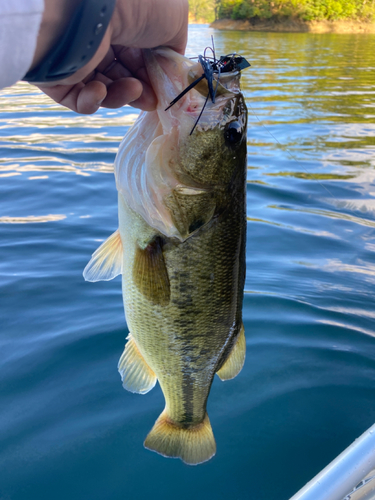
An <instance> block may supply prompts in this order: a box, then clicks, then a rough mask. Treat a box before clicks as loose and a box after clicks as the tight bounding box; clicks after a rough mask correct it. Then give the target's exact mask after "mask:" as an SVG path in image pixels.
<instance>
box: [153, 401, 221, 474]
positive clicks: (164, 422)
mask: <svg viewBox="0 0 375 500" xmlns="http://www.w3.org/2000/svg"><path fill="white" fill-rule="evenodd" d="M144 445H145V447H146V448H148V449H149V450H153V451H156V452H157V453H160V454H161V455H164V456H165V457H172V458H181V460H182V461H183V462H185V463H186V464H189V465H197V464H201V463H202V462H206V461H207V460H209V459H210V458H212V457H213V456H214V455H215V453H216V443H215V438H214V435H213V433H212V428H211V424H210V420H209V418H208V415H207V413H206V415H205V417H204V419H203V421H202V422H201V423H200V424H197V425H194V426H191V427H182V426H180V425H178V424H176V423H174V422H173V421H172V420H171V419H170V418H169V417H168V415H167V412H166V411H165V410H164V411H163V413H162V414H161V415H160V417H159V418H158V419H157V421H156V422H155V425H154V427H153V428H152V429H151V432H150V433H149V435H148V436H147V437H146V440H145V442H144Z"/></svg>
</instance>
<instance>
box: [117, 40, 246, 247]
mask: <svg viewBox="0 0 375 500" xmlns="http://www.w3.org/2000/svg"><path fill="white" fill-rule="evenodd" d="M143 54H144V60H145V66H146V70H147V73H148V75H149V79H150V83H151V85H152V87H153V89H154V91H155V94H156V96H157V99H158V104H157V108H156V110H155V111H151V112H148V113H146V112H142V113H141V114H140V115H139V118H138V119H137V121H136V123H135V124H134V125H133V127H132V128H131V129H130V130H129V131H128V133H127V134H126V136H125V137H124V139H123V141H122V143H121V145H120V148H119V151H118V154H117V156H116V160H115V176H116V186H117V190H118V191H119V193H120V194H121V195H122V196H123V200H124V201H125V202H126V204H127V205H128V206H129V207H130V208H131V209H132V210H133V211H134V212H136V213H137V214H138V215H140V216H141V217H142V218H143V219H144V220H145V221H146V223H147V224H148V225H149V226H150V227H152V228H154V229H155V230H156V231H158V232H160V233H161V234H162V235H164V236H166V237H168V238H175V239H177V240H179V241H181V242H182V241H185V239H186V238H187V237H188V236H189V235H188V234H187V233H186V234H185V232H184V231H183V230H182V229H181V228H180V226H179V225H178V224H177V223H176V221H175V218H174V215H173V209H172V208H171V206H172V205H171V200H172V199H173V197H175V194H176V193H177V195H182V196H185V197H186V196H187V195H188V194H190V195H191V196H194V195H197V196H198V197H200V198H202V199H203V198H204V196H205V190H206V188H207V186H206V185H200V184H199V183H197V182H196V181H194V180H193V178H192V177H191V176H190V175H189V174H188V173H187V172H185V170H184V167H183V165H182V161H181V151H183V148H184V147H187V146H186V145H187V144H190V145H191V143H190V142H189V139H191V140H193V141H194V140H195V139H196V137H195V135H194V134H195V133H196V132H199V133H200V132H205V131H208V130H214V132H216V131H219V132H222V130H221V129H223V130H224V128H225V126H226V124H227V123H228V122H231V121H234V120H237V119H238V116H239V114H240V113H241V109H243V108H241V105H240V104H239V103H241V102H242V101H241V100H242V96H241V94H240V89H239V78H240V73H239V72H238V71H236V72H232V73H230V72H228V73H225V75H222V77H220V79H219V81H217V80H215V81H214V82H213V85H214V89H215V87H216V86H217V92H216V97H215V102H212V101H211V100H210V99H208V98H207V95H208V85H207V81H204V79H202V80H201V81H200V82H199V84H198V85H196V86H195V87H193V88H192V89H191V90H189V91H188V92H186V94H184V95H183V96H182V97H181V99H179V100H178V101H177V102H176V103H175V104H174V105H173V106H171V107H169V105H170V102H171V101H172V100H173V99H175V98H176V96H178V95H179V94H180V93H181V92H182V91H183V90H184V89H186V87H188V86H189V85H190V84H191V81H194V80H196V79H197V78H199V77H201V76H202V74H203V73H204V72H203V68H202V66H201V65H200V63H197V62H196V61H192V60H191V59H188V58H187V57H184V56H182V55H181V54H177V53H176V52H174V51H173V50H172V49H169V48H164V47H161V48H158V49H152V50H149V49H147V50H144V51H143ZM167 108H169V109H167ZM202 110H203V112H202ZM198 119H199V123H198V125H197V126H196V123H197V121H198ZM192 130H195V131H194V134H193V135H191V132H192ZM190 135H191V137H190ZM219 135H220V134H219ZM189 147H190V146H189ZM192 147H194V144H193V146H192ZM198 184H199V185H198ZM168 200H169V201H168Z"/></svg>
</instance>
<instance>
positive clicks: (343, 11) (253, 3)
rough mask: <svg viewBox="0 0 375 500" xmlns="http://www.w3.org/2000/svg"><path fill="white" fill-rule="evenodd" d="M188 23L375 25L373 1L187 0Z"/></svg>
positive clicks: (374, 0)
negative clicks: (292, 21)
mask: <svg viewBox="0 0 375 500" xmlns="http://www.w3.org/2000/svg"><path fill="white" fill-rule="evenodd" d="M189 6H190V19H191V20H192V21H194V20H195V21H206V22H212V21H214V20H215V19H234V20H241V19H242V20H245V19H247V20H274V21H283V20H287V19H296V20H301V21H321V20H328V21H339V20H359V21H369V22H374V21H375V0H272V1H270V0H189Z"/></svg>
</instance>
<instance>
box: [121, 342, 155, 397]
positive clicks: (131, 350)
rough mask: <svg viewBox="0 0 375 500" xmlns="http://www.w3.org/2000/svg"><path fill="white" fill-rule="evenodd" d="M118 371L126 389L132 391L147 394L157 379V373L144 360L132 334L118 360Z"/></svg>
mask: <svg viewBox="0 0 375 500" xmlns="http://www.w3.org/2000/svg"><path fill="white" fill-rule="evenodd" d="M118 371H119V373H120V375H121V380H122V385H123V387H124V389H126V390H127V391H130V392H137V393H139V394H146V392H149V391H151V389H152V388H153V387H154V385H155V384H156V381H157V378H156V375H155V373H154V372H153V371H152V370H151V368H150V367H149V366H148V364H147V363H146V361H145V360H144V358H143V356H142V354H141V353H140V352H139V349H138V347H137V345H136V343H135V341H134V339H133V337H132V336H131V335H130V334H129V336H128V342H127V344H126V346H125V349H124V352H123V353H122V355H121V358H120V361H119V362H118Z"/></svg>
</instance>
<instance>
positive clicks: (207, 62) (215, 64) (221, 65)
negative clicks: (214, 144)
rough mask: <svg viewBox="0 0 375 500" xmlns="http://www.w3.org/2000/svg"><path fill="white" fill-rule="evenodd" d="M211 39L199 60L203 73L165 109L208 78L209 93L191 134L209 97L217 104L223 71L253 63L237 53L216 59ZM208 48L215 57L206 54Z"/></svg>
mask: <svg viewBox="0 0 375 500" xmlns="http://www.w3.org/2000/svg"><path fill="white" fill-rule="evenodd" d="M211 39H212V47H206V48H205V49H204V53H203V54H204V55H203V56H202V55H199V56H198V60H199V62H200V65H201V66H202V69H203V75H202V76H200V77H199V78H197V79H196V80H194V82H192V83H191V84H190V85H188V86H187V87H186V89H184V90H183V91H182V92H181V93H180V94H179V95H178V96H177V97H175V98H174V99H173V101H171V102H170V103H169V106H168V107H167V108H166V109H165V111H168V109H169V108H171V107H172V106H173V105H174V104H176V102H178V101H179V100H180V99H181V98H182V97H183V96H184V95H185V94H187V93H188V92H189V90H191V89H192V88H194V87H195V86H196V85H197V84H198V83H199V82H200V81H201V80H203V78H205V79H206V80H207V85H208V94H207V97H206V100H205V102H204V104H203V107H202V109H201V112H200V113H199V116H198V118H197V121H196V122H195V124H194V127H193V128H192V130H191V132H190V135H191V134H192V133H193V132H194V130H195V127H196V126H197V124H198V122H199V120H200V118H201V116H202V114H203V111H204V109H205V107H206V105H207V102H208V99H209V98H211V102H212V103H213V104H215V97H216V92H217V89H218V86H219V81H220V75H221V73H228V72H231V71H242V70H243V69H246V68H248V67H249V66H251V64H250V63H249V62H248V61H247V60H246V59H245V58H244V57H242V56H239V55H237V54H236V53H233V54H227V55H226V56H221V57H220V59H216V54H215V45H214V40H213V37H211ZM208 49H209V50H211V52H212V54H213V57H208V56H206V51H207V50H208ZM194 59H195V58H194ZM214 75H217V78H216V85H215V89H214V86H213V80H214V79H215V78H214Z"/></svg>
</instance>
